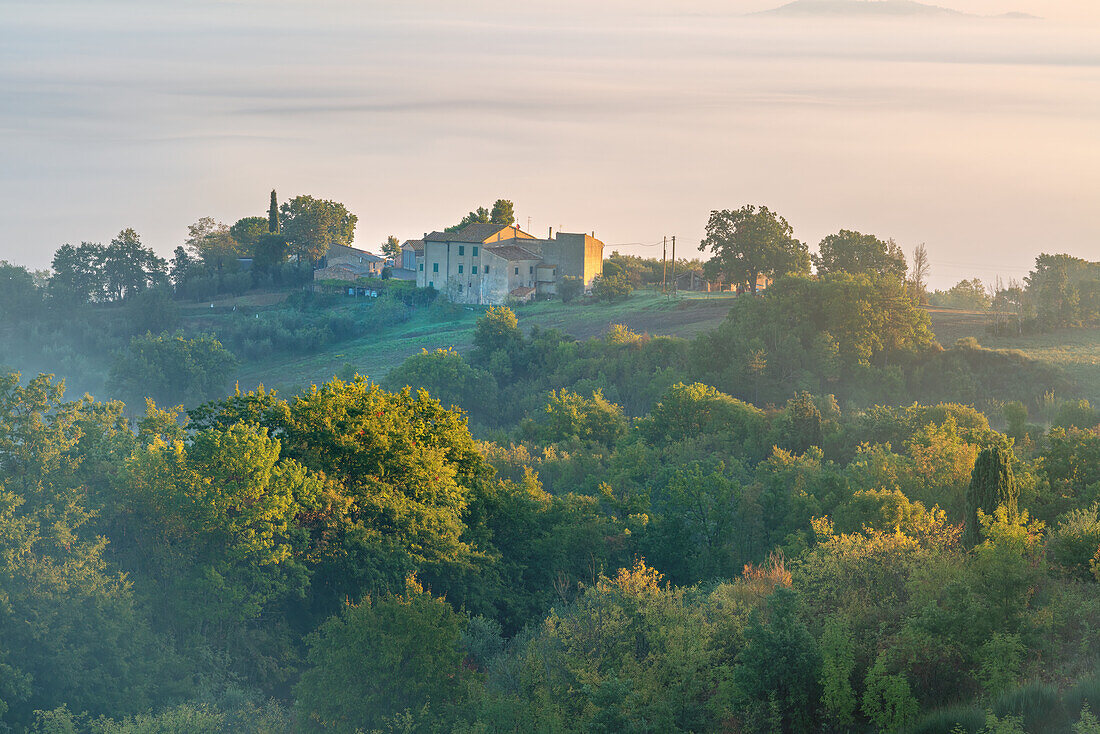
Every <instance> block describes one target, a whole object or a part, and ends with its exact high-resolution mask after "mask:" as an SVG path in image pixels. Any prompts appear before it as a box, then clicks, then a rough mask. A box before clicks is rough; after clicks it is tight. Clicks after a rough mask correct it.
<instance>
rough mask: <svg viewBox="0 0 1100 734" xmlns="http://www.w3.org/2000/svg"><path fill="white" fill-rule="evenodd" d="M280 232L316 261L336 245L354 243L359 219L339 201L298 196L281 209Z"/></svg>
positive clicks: (300, 252)
mask: <svg viewBox="0 0 1100 734" xmlns="http://www.w3.org/2000/svg"><path fill="white" fill-rule="evenodd" d="M279 212H280V215H281V217H282V222H281V225H280V233H281V234H282V235H283V236H284V237H285V238H286V240H287V242H289V243H290V246H291V248H292V249H293V251H294V252H297V253H298V254H299V255H302V256H305V257H308V258H309V259H310V260H312V261H314V262H316V261H317V260H320V259H321V258H322V257H324V255H325V253H326V252H328V248H329V247H330V246H332V245H350V244H351V243H352V240H353V239H355V224H356V222H358V221H359V218H358V217H356V216H355V215H354V214H352V213H351V212H349V211H348V210H347V208H346V207H345V206H344V205H343V204H340V203H338V202H335V201H328V200H325V199H315V198H313V197H312V196H295V197H294V198H293V199H291V200H290V201H288V202H286V203H285V204H283V205H282V206H281V207H280V209H279Z"/></svg>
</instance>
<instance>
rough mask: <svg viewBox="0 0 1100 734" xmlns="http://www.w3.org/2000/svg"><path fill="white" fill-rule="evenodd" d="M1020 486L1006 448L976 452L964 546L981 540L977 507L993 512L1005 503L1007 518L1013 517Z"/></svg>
mask: <svg viewBox="0 0 1100 734" xmlns="http://www.w3.org/2000/svg"><path fill="white" fill-rule="evenodd" d="M1019 497H1020V489H1019V487H1017V486H1016V477H1015V476H1014V475H1013V473H1012V454H1011V453H1010V452H1008V451H1006V450H1005V449H1002V448H998V447H991V448H987V449H984V450H983V451H982V452H981V453H980V454H978V458H977V460H976V461H975V462H974V471H973V472H972V473H971V475H970V486H969V487H968V488H967V490H966V531H965V533H964V534H963V540H964V542H965V543H966V544H967V545H971V546H973V545H977V544H978V542H979V541H980V540H981V533H980V525H979V523H978V510H979V509H980V510H981V511H982V512H984V513H986V514H987V515H992V514H993V512H994V510H996V509H997V507H998V506H999V505H1004V506H1005V509H1007V510H1008V516H1009V517H1010V518H1013V517H1016V511H1017V507H1016V501H1017V500H1018V499H1019Z"/></svg>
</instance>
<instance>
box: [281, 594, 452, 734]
mask: <svg viewBox="0 0 1100 734" xmlns="http://www.w3.org/2000/svg"><path fill="white" fill-rule="evenodd" d="M464 626H465V620H464V619H463V618H462V617H461V616H460V615H459V614H458V613H456V612H455V611H454V610H453V609H452V608H451V605H450V604H448V603H447V602H446V601H444V600H443V599H438V598H435V597H433V596H432V595H431V593H429V592H427V591H425V590H424V589H423V588H422V587H421V586H420V584H419V583H417V582H416V580H415V578H413V577H411V576H410V577H409V579H408V581H407V584H406V590H405V593H404V594H402V595H400V596H397V595H394V594H385V595H383V596H380V597H379V598H372V597H370V596H368V597H366V598H365V599H363V601H362V602H360V603H359V604H356V605H349V606H346V607H345V608H344V610H343V612H342V613H341V614H339V615H336V616H334V617H332V618H331V619H329V620H328V621H327V622H325V623H324V624H323V625H321V627H320V628H319V629H318V630H317V631H316V632H315V633H314V634H313V635H311V636H310V637H309V638H308V644H309V653H308V661H309V665H310V667H309V669H308V670H307V671H306V672H305V673H304V674H303V675H302V679H301V681H300V682H299V684H298V687H297V689H296V692H297V696H298V700H299V703H300V706H301V708H302V710H303V712H304V713H305V715H306V718H307V720H308V721H309V723H310V724H311V725H312V726H314V727H316V728H317V729H322V730H325V731H333V732H347V734H354V732H359V731H363V730H364V728H366V729H370V730H375V729H376V728H378V727H382V726H384V725H385V724H386V723H387V720H389V719H391V717H393V716H395V715H399V714H402V713H405V712H411V713H412V714H413V715H421V714H422V709H423V708H424V707H426V706H430V707H431V709H432V710H433V711H434V712H437V715H438V712H440V711H441V710H445V709H446V708H448V707H449V706H451V705H453V704H454V703H456V702H457V701H458V700H459V699H460V698H461V697H462V695H463V690H462V688H463V680H464V678H465V677H466V676H467V675H468V671H467V669H465V668H464V667H463V665H462V658H463V654H462V648H461V647H460V645H459V638H460V635H461V632H462V629H463V627H464ZM303 723H304V722H303Z"/></svg>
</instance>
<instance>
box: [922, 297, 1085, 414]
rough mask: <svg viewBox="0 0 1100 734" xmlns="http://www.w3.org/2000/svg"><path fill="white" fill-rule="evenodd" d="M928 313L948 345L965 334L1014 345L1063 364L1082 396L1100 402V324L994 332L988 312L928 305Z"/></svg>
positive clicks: (993, 344) (997, 345)
mask: <svg viewBox="0 0 1100 734" xmlns="http://www.w3.org/2000/svg"><path fill="white" fill-rule="evenodd" d="M928 315H929V316H930V317H931V319H932V328H933V330H934V331H935V332H936V338H937V339H939V341H940V344H942V345H944V346H945V347H950V346H951V345H952V344H954V343H955V342H956V341H957V340H959V339H962V338H964V337H974V338H975V339H977V340H978V343H979V344H981V345H982V346H983V347H987V348H989V349H1015V350H1017V351H1020V352H1023V353H1024V354H1025V355H1027V356H1028V357H1031V358H1032V359H1036V360H1039V361H1041V362H1047V363H1049V364H1053V365H1055V366H1057V367H1059V368H1061V369H1062V370H1064V371H1065V373H1066V374H1067V375H1069V377H1070V378H1071V379H1072V380H1073V381H1074V382H1075V383H1077V387H1078V389H1079V390H1080V393H1081V395H1082V396H1084V397H1087V398H1088V399H1089V400H1090V401H1093V402H1094V403H1095V402H1100V328H1091V329H1063V330H1061V331H1056V332H1052V333H1050V334H1025V335H1022V336H994V335H992V334H990V333H989V331H988V326H989V324H990V323H991V321H992V316H991V315H990V314H987V313H981V312H977V311H952V310H948V309H929V313H928Z"/></svg>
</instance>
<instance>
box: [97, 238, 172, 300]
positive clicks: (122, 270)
mask: <svg viewBox="0 0 1100 734" xmlns="http://www.w3.org/2000/svg"><path fill="white" fill-rule="evenodd" d="M102 263H103V264H102V268H103V280H104V285H105V288H106V292H107V296H108V298H110V299H111V300H114V301H121V300H122V299H123V298H125V297H126V296H130V295H133V294H134V293H136V292H138V291H141V290H145V289H146V288H148V287H150V286H152V285H154V284H156V283H158V282H163V281H164V280H166V279H167V277H168V264H167V263H166V262H165V261H164V260H163V259H162V258H159V257H157V255H156V253H155V252H153V251H152V250H151V249H150V248H148V247H144V246H142V244H141V238H139V237H138V234H137V232H135V231H134V230H132V229H124V230H122V231H121V232H119V233H118V236H117V237H115V238H114V239H113V240H111V244H109V245H107V247H106V248H104V250H103V260H102Z"/></svg>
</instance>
